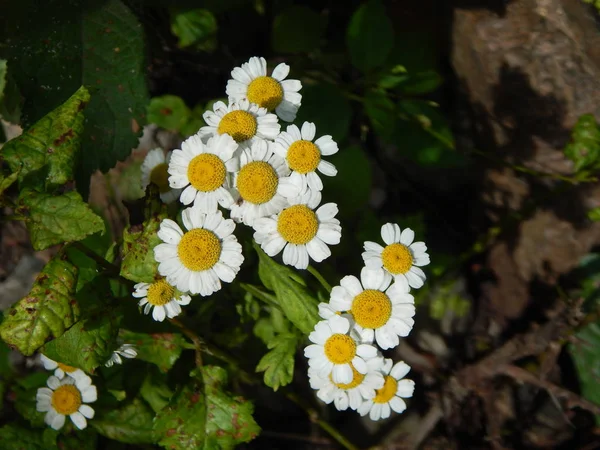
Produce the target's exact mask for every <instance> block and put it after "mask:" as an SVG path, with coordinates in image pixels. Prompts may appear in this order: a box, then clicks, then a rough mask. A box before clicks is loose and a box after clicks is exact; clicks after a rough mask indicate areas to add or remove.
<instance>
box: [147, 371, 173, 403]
mask: <svg viewBox="0 0 600 450" xmlns="http://www.w3.org/2000/svg"><path fill="white" fill-rule="evenodd" d="M140 395H141V397H142V398H143V399H144V400H146V402H147V403H148V404H149V405H150V407H151V408H152V409H153V410H154V412H155V413H158V412H159V411H160V410H162V409H163V408H164V407H165V406H167V405H168V404H169V401H170V399H171V397H173V391H171V389H170V388H169V386H168V385H167V381H166V376H165V375H164V374H161V373H158V372H156V369H155V370H151V371H149V372H148V374H147V375H146V378H144V382H143V383H142V386H141V387H140Z"/></svg>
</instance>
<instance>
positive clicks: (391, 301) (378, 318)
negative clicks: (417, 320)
mask: <svg viewBox="0 0 600 450" xmlns="http://www.w3.org/2000/svg"><path fill="white" fill-rule="evenodd" d="M391 281H392V277H391V275H390V274H388V273H387V272H386V271H384V270H383V269H369V268H368V267H364V268H363V269H362V271H361V273H360V281H359V280H358V278H356V277H355V276H353V275H347V276H345V277H344V278H342V280H341V281H340V285H339V286H335V287H334V288H333V289H332V291H331V300H330V301H329V304H330V306H331V307H332V308H333V309H334V310H336V311H342V312H348V313H350V314H351V315H352V318H353V319H354V322H355V329H356V331H357V332H358V333H359V334H360V335H361V337H362V338H363V339H366V340H372V339H373V338H375V340H376V341H377V344H378V345H379V346H380V347H381V348H382V349H384V350H386V349H389V348H393V347H396V346H397V345H398V344H399V343H400V342H399V339H398V336H408V334H409V333H410V331H411V330H412V327H413V325H414V320H413V319H412V317H413V316H414V315H415V305H414V297H413V296H412V295H410V294H408V293H407V292H405V291H404V290H403V288H402V287H401V285H400V284H399V283H394V284H392V286H390V282H391Z"/></svg>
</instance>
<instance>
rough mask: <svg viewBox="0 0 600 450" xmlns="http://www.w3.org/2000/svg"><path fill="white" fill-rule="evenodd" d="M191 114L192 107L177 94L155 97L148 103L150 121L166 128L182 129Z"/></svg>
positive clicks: (172, 129)
mask: <svg viewBox="0 0 600 450" xmlns="http://www.w3.org/2000/svg"><path fill="white" fill-rule="evenodd" d="M191 116H192V111H191V110H190V108H188V107H187V105H186V104H185V103H184V101H183V100H182V99H181V97H177V96H176V95H163V96H161V97H153V98H152V99H151V100H150V104H149V105H148V122H150V123H155V124H156V125H158V126H159V127H161V128H165V129H166V130H170V131H180V130H181V129H182V128H183V127H184V126H185V124H186V122H187V121H188V120H190V119H191Z"/></svg>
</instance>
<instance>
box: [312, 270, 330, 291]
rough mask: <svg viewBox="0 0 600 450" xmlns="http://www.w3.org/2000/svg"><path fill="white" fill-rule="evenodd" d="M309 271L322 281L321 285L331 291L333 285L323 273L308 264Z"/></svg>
mask: <svg viewBox="0 0 600 450" xmlns="http://www.w3.org/2000/svg"><path fill="white" fill-rule="evenodd" d="M308 271H309V272H310V273H311V274H312V276H313V277H315V278H316V279H317V280H318V281H319V283H321V286H323V287H324V288H325V290H326V291H327V292H331V285H330V284H329V283H328V282H327V280H326V279H325V278H323V275H321V274H320V273H319V271H318V270H317V269H315V268H314V267H313V266H308Z"/></svg>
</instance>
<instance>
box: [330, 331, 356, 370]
mask: <svg viewBox="0 0 600 450" xmlns="http://www.w3.org/2000/svg"><path fill="white" fill-rule="evenodd" d="M324 349H325V356H326V357H327V359H328V360H329V361H331V362H332V363H334V364H349V363H350V362H352V360H353V359H354V356H356V342H355V341H354V339H352V338H351V337H350V336H348V335H346V334H339V333H336V334H333V335H331V337H330V338H329V339H327V341H326V342H325V345H324Z"/></svg>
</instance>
